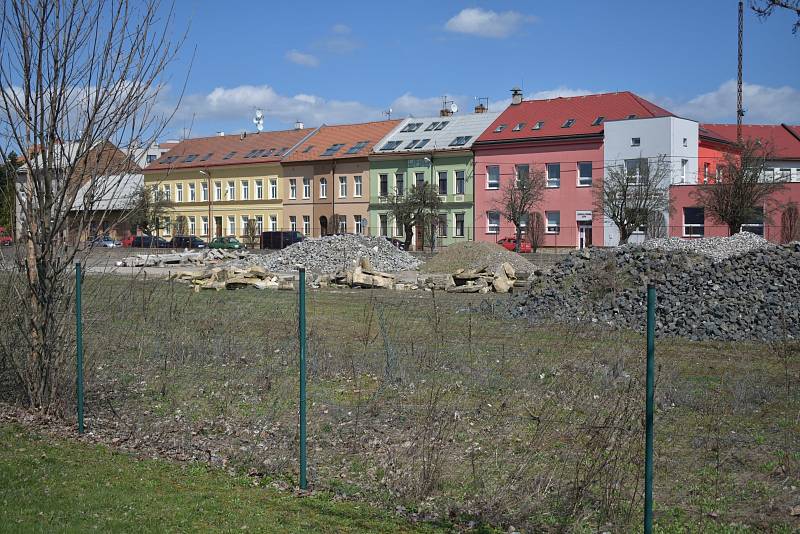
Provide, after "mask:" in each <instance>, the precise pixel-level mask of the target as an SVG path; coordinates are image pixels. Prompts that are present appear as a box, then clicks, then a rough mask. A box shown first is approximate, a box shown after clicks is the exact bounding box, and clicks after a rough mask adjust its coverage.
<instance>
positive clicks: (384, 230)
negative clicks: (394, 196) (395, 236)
mask: <svg viewBox="0 0 800 534" xmlns="http://www.w3.org/2000/svg"><path fill="white" fill-rule="evenodd" d="M378 220H379V221H380V229H379V231H380V234H381V235H382V236H384V237H386V236H388V235H389V218H388V217H387V216H386V214H381V215H379V216H378Z"/></svg>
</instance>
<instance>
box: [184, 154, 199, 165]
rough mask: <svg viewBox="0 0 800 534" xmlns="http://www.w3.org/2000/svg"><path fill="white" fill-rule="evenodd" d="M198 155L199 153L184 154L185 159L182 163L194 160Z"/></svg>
mask: <svg viewBox="0 0 800 534" xmlns="http://www.w3.org/2000/svg"><path fill="white" fill-rule="evenodd" d="M198 155H199V154H189V155H188V156H186V159H184V160H183V163H191V162H193V161H194V160H196V159H197V156H198Z"/></svg>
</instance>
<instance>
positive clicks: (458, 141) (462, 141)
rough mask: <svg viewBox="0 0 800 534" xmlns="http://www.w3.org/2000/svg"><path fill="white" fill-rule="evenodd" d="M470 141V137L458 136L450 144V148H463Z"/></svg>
mask: <svg viewBox="0 0 800 534" xmlns="http://www.w3.org/2000/svg"><path fill="white" fill-rule="evenodd" d="M470 139H472V136H471V135H459V136H458V137H456V138H455V139H453V141H452V142H451V143H450V146H464V145H466V144H467V142H468V141H469V140H470Z"/></svg>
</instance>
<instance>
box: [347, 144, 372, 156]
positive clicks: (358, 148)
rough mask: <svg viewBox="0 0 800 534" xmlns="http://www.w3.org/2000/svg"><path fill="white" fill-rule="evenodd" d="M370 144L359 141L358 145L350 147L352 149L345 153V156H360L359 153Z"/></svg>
mask: <svg viewBox="0 0 800 534" xmlns="http://www.w3.org/2000/svg"><path fill="white" fill-rule="evenodd" d="M368 144H369V141H359V142H358V143H356V144H354V145H353V146H351V147H350V148H349V149H348V150H347V152H345V154H358V153H359V152H361V150H363V148H364V147H365V146H367V145H368Z"/></svg>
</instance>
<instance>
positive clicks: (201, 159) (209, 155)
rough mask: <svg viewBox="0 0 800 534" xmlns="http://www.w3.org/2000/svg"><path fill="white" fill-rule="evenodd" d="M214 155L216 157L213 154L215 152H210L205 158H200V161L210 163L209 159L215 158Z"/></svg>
mask: <svg viewBox="0 0 800 534" xmlns="http://www.w3.org/2000/svg"><path fill="white" fill-rule="evenodd" d="M213 155H214V153H213V152H208V153H206V155H205V156H203V157H202V158H200V159H199V160H198V161H208V158H210V157H211V156H213Z"/></svg>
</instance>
